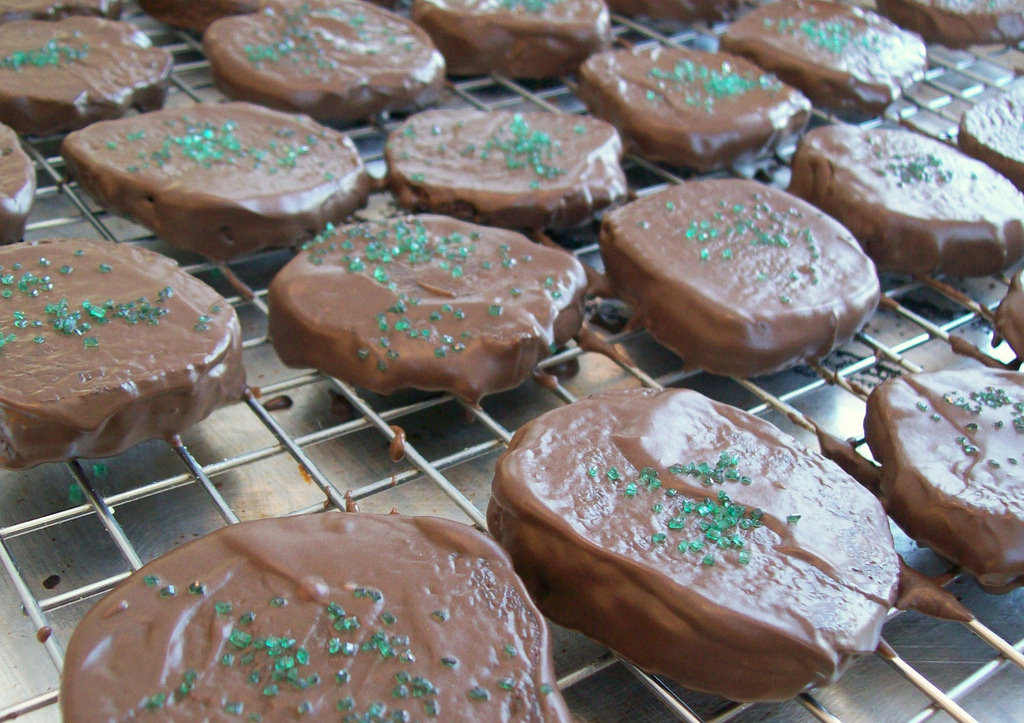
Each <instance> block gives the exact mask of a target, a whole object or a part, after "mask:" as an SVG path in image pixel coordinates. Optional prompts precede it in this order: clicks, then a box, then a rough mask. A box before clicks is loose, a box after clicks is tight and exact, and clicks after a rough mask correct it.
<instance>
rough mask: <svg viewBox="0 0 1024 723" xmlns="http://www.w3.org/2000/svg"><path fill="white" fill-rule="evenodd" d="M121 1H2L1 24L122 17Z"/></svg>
mask: <svg viewBox="0 0 1024 723" xmlns="http://www.w3.org/2000/svg"><path fill="white" fill-rule="evenodd" d="M122 5H123V3H122V2H121V0H0V23H6V22H10V21H11V20H58V19H60V18H65V17H67V16H69V15H94V16H99V17H106V18H113V19H115V20H116V19H117V18H119V17H121V6H122Z"/></svg>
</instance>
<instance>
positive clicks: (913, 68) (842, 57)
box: [722, 0, 926, 115]
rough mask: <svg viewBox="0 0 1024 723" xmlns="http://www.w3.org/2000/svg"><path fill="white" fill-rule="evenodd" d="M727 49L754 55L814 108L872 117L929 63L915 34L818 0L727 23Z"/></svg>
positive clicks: (785, 0) (792, 1) (784, 0)
mask: <svg viewBox="0 0 1024 723" xmlns="http://www.w3.org/2000/svg"><path fill="white" fill-rule="evenodd" d="M722 49H723V50H726V51H728V52H730V53H736V54H737V55H743V56H746V57H747V58H750V60H752V61H754V63H756V64H757V65H759V66H761V67H762V68H764V69H765V70H769V71H771V72H773V73H775V74H776V75H778V76H779V77H780V78H782V80H784V81H785V82H787V83H789V84H790V85H793V86H795V87H797V88H799V89H800V90H802V91H803V92H804V93H805V94H806V95H807V97H808V98H810V99H811V101H813V102H814V104H815V105H817V106H821V107H823V108H831V109H835V110H840V111H856V112H861V113H867V114H872V115H874V114H878V113H881V112H882V111H883V110H885V108H886V106H888V105H889V104H890V103H891V102H893V101H894V100H896V99H897V98H899V97H900V95H901V94H902V90H903V88H906V87H908V86H910V85H911V84H912V83H913V82H914V81H915V80H916V79H917V78H919V77H921V76H923V74H924V71H925V67H926V60H925V47H924V43H923V42H921V38H919V37H918V36H916V35H914V34H913V33H908V32H906V31H905V30H900V29H899V28H898V27H896V26H895V25H894V24H892V23H891V22H889V21H888V20H886V19H885V18H882V17H879V16H878V15H876V14H875V13H873V12H871V11H868V10H864V9H862V8H859V7H851V6H849V5H844V4H841V3H833V2H819V0H780V1H779V2H773V3H768V4H765V5H762V6H760V7H759V8H757V9H756V10H753V11H751V12H750V13H747V14H746V15H744V16H743V17H742V18H740V19H739V20H738V21H737V22H735V23H733V24H732V25H731V26H730V27H729V29H728V30H727V31H726V32H725V35H723V36H722Z"/></svg>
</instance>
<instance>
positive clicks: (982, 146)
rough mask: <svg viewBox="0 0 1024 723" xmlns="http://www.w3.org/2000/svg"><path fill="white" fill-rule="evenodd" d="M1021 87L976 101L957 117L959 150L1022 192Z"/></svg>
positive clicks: (1023, 103) (1023, 136) (1023, 96)
mask: <svg viewBox="0 0 1024 723" xmlns="http://www.w3.org/2000/svg"><path fill="white" fill-rule="evenodd" d="M1022 118H1024V87H1018V88H1017V89H1016V90H1007V91H1005V92H1003V93H1002V94H1000V95H998V96H996V97H994V98H990V99H989V100H986V101H982V102H981V103H978V104H977V105H976V106H974V107H973V108H970V109H969V110H967V111H966V112H965V113H964V114H963V117H962V118H961V119H960V133H959V135H958V136H957V142H958V144H959V146H960V150H962V151H963V152H964V153H966V154H967V155H969V156H974V157H975V158H977V159H978V160H979V161H984V162H985V163H987V164H988V165H990V166H991V167H992V168H994V169H996V170H997V171H999V172H1000V173H1002V174H1003V175H1004V176H1006V177H1007V178H1009V179H1010V180H1011V181H1013V182H1014V184H1016V186H1017V188H1018V189H1019V190H1020V191H1022V192H1024V121H1022V120H1021V119H1022Z"/></svg>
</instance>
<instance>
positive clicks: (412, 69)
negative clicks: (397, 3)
mask: <svg viewBox="0 0 1024 723" xmlns="http://www.w3.org/2000/svg"><path fill="white" fill-rule="evenodd" d="M282 47H285V48H288V50H287V51H282V50H281V48H282ZM203 49H204V51H205V52H206V55H207V57H208V58H209V59H210V68H211V70H212V72H213V77H214V80H215V81H216V83H217V86H218V87H219V88H220V89H221V91H223V92H224V94H225V95H227V96H228V97H231V98H237V99H239V100H250V101H253V102H255V103H260V104H262V105H267V106H270V107H272V108H279V109H281V110H294V111H301V112H303V113H308V114H309V115H311V116H313V117H314V118H318V119H321V120H329V121H354V120H361V119H364V118H368V117H370V116H372V115H374V114H376V113H380V112H382V111H393V110H410V109H413V108H419V107H421V106H425V105H429V104H430V103H433V102H434V101H436V100H437V98H438V96H439V94H440V90H441V87H442V85H443V84H444V58H442V57H441V54H440V53H439V52H438V51H437V50H436V49H435V48H434V46H433V44H432V43H431V42H430V37H429V36H428V35H427V34H426V33H425V32H424V31H423V30H422V29H420V28H419V27H417V26H416V25H414V24H413V23H412V22H410V21H409V20H406V19H405V18H403V17H401V16H399V15H396V14H395V13H392V12H389V11H387V10H383V9H381V8H379V7H377V6H375V5H371V4H369V3H365V2H360V0H333V1H331V2H326V1H324V2H317V3H303V4H302V5H300V6H298V7H295V8H290V7H289V8H278V9H276V10H275V9H266V10H264V11H263V12H260V13H254V14H252V15H236V16H233V17H227V18H222V19H221V20H218V21H216V22H215V23H214V24H213V25H211V26H210V27H209V29H208V30H207V31H206V34H205V35H204V36H203Z"/></svg>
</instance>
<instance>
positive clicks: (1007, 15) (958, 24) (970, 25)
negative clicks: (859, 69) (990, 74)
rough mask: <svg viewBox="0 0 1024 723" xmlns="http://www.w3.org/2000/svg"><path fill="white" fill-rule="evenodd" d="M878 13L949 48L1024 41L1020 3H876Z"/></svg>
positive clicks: (920, 0) (1023, 13)
mask: <svg viewBox="0 0 1024 723" xmlns="http://www.w3.org/2000/svg"><path fill="white" fill-rule="evenodd" d="M877 2H878V12H880V13H882V14H883V15H885V16H887V17H888V18H889V19H890V20H892V21H893V22H894V23H896V24H897V25H899V26H901V27H904V28H906V29H907V30H913V31H914V32H915V33H919V34H920V35H921V36H922V37H923V38H924V39H925V40H926V41H928V42H929V43H941V44H943V45H945V46H947V47H950V48H965V47H967V46H968V45H982V44H985V43H998V44H1000V45H1005V44H1009V45H1012V44H1013V43H1016V42H1017V41H1018V40H1022V39H1024V4H1022V3H1021V0H877Z"/></svg>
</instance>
